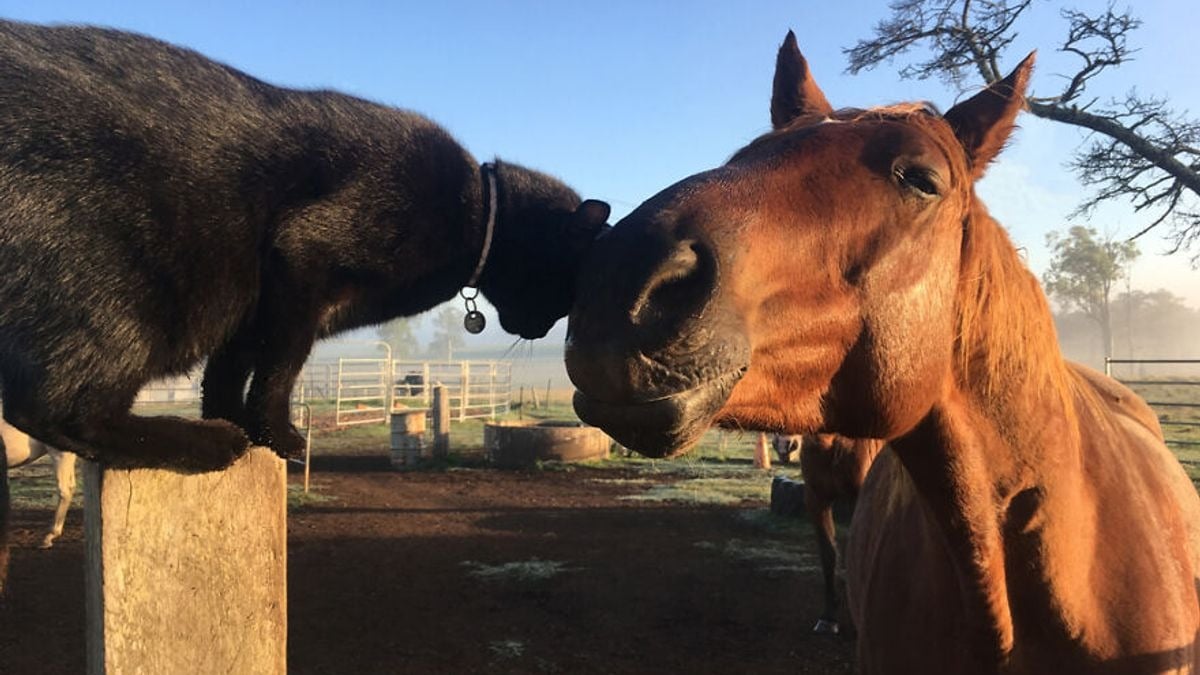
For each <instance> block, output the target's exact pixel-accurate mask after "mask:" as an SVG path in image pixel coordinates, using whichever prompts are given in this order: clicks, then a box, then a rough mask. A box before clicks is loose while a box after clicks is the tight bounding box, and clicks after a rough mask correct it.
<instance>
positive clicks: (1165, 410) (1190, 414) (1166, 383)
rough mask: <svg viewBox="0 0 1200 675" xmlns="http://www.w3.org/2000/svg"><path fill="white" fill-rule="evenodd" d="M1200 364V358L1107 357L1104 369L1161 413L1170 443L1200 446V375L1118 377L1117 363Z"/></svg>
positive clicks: (1160, 422)
mask: <svg viewBox="0 0 1200 675" xmlns="http://www.w3.org/2000/svg"><path fill="white" fill-rule="evenodd" d="M1114 364H1119V365H1149V364H1175V365H1182V364H1200V359H1111V358H1110V359H1104V372H1105V374H1106V375H1108V376H1110V377H1115V378H1116V379H1117V380H1118V381H1119V382H1121V383H1122V384H1124V385H1125V386H1127V387H1130V388H1131V389H1133V390H1134V391H1136V392H1137V393H1138V394H1139V395H1140V396H1141V397H1142V398H1144V399H1146V403H1148V404H1149V405H1150V407H1151V408H1153V409H1154V412H1155V413H1157V414H1158V421H1159V424H1161V425H1162V428H1163V435H1164V436H1166V439H1167V444H1168V445H1173V446H1176V447H1182V446H1189V447H1192V446H1200V377H1163V376H1157V377H1137V378H1134V377H1117V376H1116V375H1113V365H1114Z"/></svg>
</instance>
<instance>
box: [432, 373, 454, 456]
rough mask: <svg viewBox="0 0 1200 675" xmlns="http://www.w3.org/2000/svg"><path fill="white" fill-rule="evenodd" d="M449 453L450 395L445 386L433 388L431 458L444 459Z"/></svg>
mask: <svg viewBox="0 0 1200 675" xmlns="http://www.w3.org/2000/svg"><path fill="white" fill-rule="evenodd" d="M449 453H450V395H449V393H448V392H447V391H446V386H445V385H442V384H439V385H437V386H435V387H434V388H433V456H434V457H435V458H438V459H441V458H444V457H445V456H446V455H447V454H449Z"/></svg>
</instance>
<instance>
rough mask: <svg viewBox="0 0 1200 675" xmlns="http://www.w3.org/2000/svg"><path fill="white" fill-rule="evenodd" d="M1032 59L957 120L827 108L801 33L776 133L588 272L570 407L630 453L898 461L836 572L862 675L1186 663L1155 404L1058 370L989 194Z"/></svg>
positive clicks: (952, 113)
mask: <svg viewBox="0 0 1200 675" xmlns="http://www.w3.org/2000/svg"><path fill="white" fill-rule="evenodd" d="M1032 66H1033V58H1032V56H1031V57H1029V58H1027V59H1025V61H1023V62H1022V63H1021V64H1020V65H1019V66H1018V67H1017V68H1016V70H1015V71H1014V72H1013V73H1012V74H1011V75H1009V76H1008V77H1007V78H1005V79H1004V80H1002V81H999V82H996V83H995V84H993V85H991V86H989V87H987V88H986V89H984V90H982V91H980V92H978V93H977V94H976V95H974V96H972V97H971V98H969V99H967V100H965V101H963V102H961V103H959V104H958V105H955V106H954V107H952V108H950V109H949V110H948V111H947V112H946V113H945V114H944V115H943V114H939V113H938V112H937V111H935V110H934V109H933V108H932V107H930V106H928V105H921V104H908V105H899V106H889V107H883V108H873V109H868V110H850V109H843V110H836V111H835V110H834V109H833V108H832V107H831V106H830V104H829V103H828V101H827V100H826V98H825V96H824V94H823V93H822V92H821V90H820V88H819V87H817V85H816V83H815V82H814V81H813V79H812V78H811V77H810V75H809V71H808V67H807V64H806V62H805V61H804V58H803V57H802V56H801V55H800V51H799V50H798V49H797V47H796V43H795V38H794V37H793V36H792V35H790V34H789V36H788V38H787V40H786V41H785V42H784V45H783V47H782V48H781V49H780V52H779V56H778V61H777V65H776V72H775V89H774V96H773V98H772V101H771V120H772V123H773V127H774V130H773V131H771V132H769V133H767V134H766V135H764V136H762V137H760V138H758V139H756V140H754V141H753V142H751V143H750V144H749V145H748V146H746V147H745V148H743V149H741V150H739V151H738V152H737V153H736V154H734V156H733V157H732V158H731V159H730V160H729V161H728V162H727V163H726V164H725V165H724V166H721V167H719V168H716V169H713V170H711V171H707V172H704V173H701V174H698V175H695V176H692V177H690V178H687V179H684V180H683V181H681V182H679V183H677V184H676V185H674V186H672V187H669V188H667V189H666V190H664V191H662V192H660V193H659V194H658V195H656V196H654V197H652V198H651V199H650V200H648V201H647V202H645V203H644V204H642V205H641V206H640V207H638V208H637V209H636V210H635V211H634V212H633V213H631V214H630V215H629V216H627V217H626V218H625V219H624V220H623V221H622V222H621V223H619V224H618V225H617V227H616V228H614V229H613V231H612V232H611V233H609V235H608V236H606V237H605V238H603V239H602V240H601V241H600V242H599V243H598V244H597V246H596V247H595V249H593V252H594V255H593V257H592V258H591V259H590V260H589V261H588V262H587V263H586V264H585V266H584V269H583V270H582V272H581V279H580V282H579V284H580V285H579V288H578V294H577V296H576V301H575V303H576V304H575V307H574V309H573V310H572V314H571V320H570V328H569V335H568V341H567V365H568V370H569V373H570V375H571V378H572V380H573V381H574V383H575V385H576V386H577V387H578V389H579V392H578V393H577V394H576V398H575V407H576V410H577V411H578V412H579V414H580V416H581V417H582V418H583V419H585V420H586V421H588V422H591V423H593V424H596V425H599V426H600V427H602V428H604V429H605V431H607V432H608V433H609V434H611V435H612V436H613V437H614V438H615V439H616V440H617V441H618V442H620V443H621V444H623V445H625V446H627V447H630V448H633V449H635V450H638V451H640V452H642V453H645V454H648V455H654V456H664V455H670V454H676V453H679V452H682V451H683V450H685V449H687V448H688V447H689V446H691V445H692V444H694V443H695V441H696V440H697V439H698V438H699V436H700V435H701V434H702V433H703V432H704V430H705V429H707V428H708V427H709V426H710V425H711V424H713V423H714V422H715V423H717V424H721V425H726V426H731V427H739V428H744V429H759V430H765V431H773V432H777V433H814V432H833V433H839V434H842V435H845V436H850V437H855V438H882V439H886V440H888V441H889V446H890V448H891V449H890V450H889V451H887V452H883V453H881V454H880V455H879V457H878V459H877V460H876V462H875V464H874V466H873V467H872V469H871V472H870V474H869V476H868V478H867V482H866V484H865V485H864V487H863V490H862V492H861V494H860V495H859V504H858V509H857V512H856V514H855V524H854V531H853V533H852V534H851V536H850V542H849V546H848V548H847V552H846V562H847V574H848V577H847V583H848V590H849V595H850V610H851V614H852V616H853V618H854V620H855V622H856V624H857V628H858V630H859V641H858V651H859V663H860V667H861V668H862V669H863V671H864V672H867V673H885V672H886V673H971V674H975V673H1047V672H1051V673H1064V674H1065V673H1081V672H1101V673H1162V672H1177V673H1190V672H1195V671H1196V670H1197V657H1198V655H1197V645H1196V637H1197V631H1198V630H1200V601H1198V599H1197V572H1198V571H1200V553H1198V552H1200V498H1198V497H1197V494H1196V490H1195V488H1194V487H1193V486H1192V484H1191V482H1190V481H1189V480H1188V478H1187V475H1186V474H1185V473H1184V471H1183V469H1182V467H1181V466H1180V465H1179V463H1178V461H1177V460H1176V459H1175V458H1174V457H1173V456H1172V454H1171V453H1170V451H1168V449H1167V448H1166V446H1165V445H1164V443H1163V442H1162V439H1161V435H1160V434H1158V433H1156V428H1157V427H1156V425H1155V424H1154V423H1153V420H1152V419H1148V417H1147V414H1146V412H1145V406H1144V404H1142V403H1140V402H1139V401H1137V400H1136V397H1133V395H1132V394H1131V393H1129V392H1127V390H1124V389H1123V388H1122V387H1120V385H1117V384H1115V383H1113V382H1111V381H1110V380H1108V379H1106V378H1104V377H1103V376H1100V375H1098V374H1095V373H1091V372H1087V371H1081V370H1080V369H1078V368H1072V367H1071V366H1069V365H1068V364H1067V363H1066V362H1065V361H1064V359H1063V357H1062V355H1061V353H1060V351H1059V348H1058V344H1057V341H1056V337H1055V333H1054V326H1053V323H1052V321H1051V315H1050V311H1049V308H1048V306H1047V303H1046V300H1045V297H1044V295H1043V294H1042V292H1041V289H1040V287H1039V285H1038V282H1037V280H1036V278H1035V277H1034V276H1033V275H1032V274H1030V272H1029V271H1028V270H1027V269H1026V267H1025V266H1024V264H1023V263H1022V261H1021V258H1020V256H1019V255H1018V254H1017V252H1016V250H1015V249H1014V248H1013V245H1012V244H1011V243H1010V241H1009V239H1008V236H1007V235H1006V233H1005V231H1004V230H1003V229H1002V228H1001V227H1000V225H999V224H998V223H997V222H996V221H995V220H993V219H992V218H991V217H990V216H989V215H988V212H987V210H986V208H985V207H984V205H983V204H982V203H981V201H980V200H979V199H978V197H977V196H976V194H975V190H974V183H975V182H976V181H977V180H978V179H979V178H980V177H981V176H982V175H983V173H984V171H985V169H986V168H987V166H988V164H989V163H990V162H991V161H992V160H993V159H994V158H995V157H996V155H998V154H999V152H1000V150H1001V149H1002V147H1003V146H1004V143H1005V141H1006V140H1007V139H1008V136H1009V134H1010V132H1011V131H1012V129H1013V125H1014V121H1015V118H1016V116H1017V114H1018V113H1019V112H1020V110H1021V108H1022V106H1023V101H1024V98H1023V94H1024V91H1025V88H1026V84H1027V82H1028V80H1029V76H1030V72H1031V70H1032Z"/></svg>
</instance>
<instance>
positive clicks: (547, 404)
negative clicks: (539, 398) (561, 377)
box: [545, 380, 552, 410]
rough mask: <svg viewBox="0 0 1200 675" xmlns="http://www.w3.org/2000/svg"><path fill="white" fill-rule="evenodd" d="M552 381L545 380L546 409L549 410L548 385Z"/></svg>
mask: <svg viewBox="0 0 1200 675" xmlns="http://www.w3.org/2000/svg"><path fill="white" fill-rule="evenodd" d="M551 382H552V380H546V401H545V403H546V409H547V410H549V409H550V383H551Z"/></svg>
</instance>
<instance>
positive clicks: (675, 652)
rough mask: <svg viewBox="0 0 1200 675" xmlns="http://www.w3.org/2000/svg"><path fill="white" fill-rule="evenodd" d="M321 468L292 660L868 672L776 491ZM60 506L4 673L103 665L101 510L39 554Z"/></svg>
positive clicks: (636, 478)
mask: <svg viewBox="0 0 1200 675" xmlns="http://www.w3.org/2000/svg"><path fill="white" fill-rule="evenodd" d="M314 471H315V472H314V481H315V485H316V487H317V488H318V491H317V494H318V495H320V496H321V499H322V501H315V500H313V501H307V502H305V503H304V504H302V505H298V506H294V507H293V508H292V509H291V512H290V516H289V535H288V539H289V552H288V556H289V559H288V573H289V598H288V614H289V640H288V660H289V672H291V673H296V674H312V675H316V674H336V675H341V674H354V675H358V674H366V673H389V674H392V673H417V674H422V673H453V674H459V673H530V674H538V673H570V674H572V675H576V674H581V673H604V674H620V673H654V674H657V675H662V674H671V673H723V674H732V673H755V674H758V675H767V674H771V673H780V674H783V673H787V674H788V675H795V674H796V673H833V674H837V673H849V672H852V668H851V666H850V663H851V659H852V652H853V643H852V642H851V641H849V640H846V639H843V638H829V637H819V636H814V635H812V634H811V633H810V632H809V628H810V626H811V625H812V623H813V621H814V619H815V618H816V616H817V613H818V611H819V609H820V597H821V593H820V580H819V570H818V567H817V563H816V558H815V555H813V552H812V550H813V549H812V546H811V545H810V543H809V539H810V536H809V532H808V529H807V527H803V526H800V525H799V524H793V523H791V522H790V521H789V522H782V521H785V520H786V519H782V518H778V517H775V516H771V515H770V514H768V513H767V510H766V503H765V502H764V501H763V500H762V499H761V498H757V499H751V500H742V501H736V500H730V501H728V503H703V501H699V502H697V501H688V500H684V501H672V500H669V499H667V500H663V499H658V498H654V497H653V496H652V495H653V494H662V493H663V492H662V490H663V488H671V487H672V486H674V485H677V484H679V483H681V482H685V481H687V480H691V479H694V478H695V476H689V475H688V474H686V473H683V474H676V473H671V472H663V471H660V470H656V471H654V472H650V473H647V472H646V471H644V470H642V469H639V468H637V467H631V466H626V465H622V464H620V463H615V466H608V465H600V466H587V467H569V468H564V467H559V468H549V469H542V470H538V471H528V472H512V471H498V470H493V469H486V468H466V469H464V468H459V469H450V470H430V471H415V472H408V473H402V472H394V471H390V470H388V468H387V463H386V460H384V459H382V458H375V457H340V458H328V459H327V461H325V462H317V461H314ZM740 475H742V480H743V481H744V480H746V479H745V471H744V470H743V471H742V473H741V474H740ZM19 479H20V478H19V477H17V478H15V479H14V480H19ZM291 479H292V481H298V480H299V477H298V476H296V475H293V476H292V477H291ZM751 480H757V479H756V478H753V477H752V478H751ZM761 480H762V481H765V482H769V480H770V477H769V476H768V475H765V474H764V475H762V477H761ZM656 489H657V490H658V492H657V493H656V492H655V490H656ZM718 501H719V500H718ZM49 506H50V504H49V503H48V504H47V505H46V509H44V510H42V509H36V508H22V509H20V510H17V511H16V512H15V513H14V536H15V542H16V550H15V551H14V557H13V566H12V573H11V578H10V581H11V586H10V591H9V595H8V597H7V598H6V599H5V600H3V601H2V603H0V673H5V674H13V675H16V674H20V675H36V674H46V675H60V674H63V675H66V674H70V675H75V674H78V673H83V672H84V636H83V634H84V629H83V598H84V594H83V569H82V568H83V547H82V535H81V526H80V523H81V520H82V514H81V513H80V512H79V511H78V510H73V511H72V512H71V515H70V518H69V521H68V529H67V532H66V534H65V535H64V536H63V538H62V539H61V541H60V543H58V544H57V545H56V546H55V547H54V548H53V549H51V550H49V551H39V550H37V549H36V548H35V546H36V544H37V543H38V541H39V540H40V538H41V535H42V529H43V527H44V525H45V522H46V521H47V519H48V518H49ZM172 675H174V674H172Z"/></svg>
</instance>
